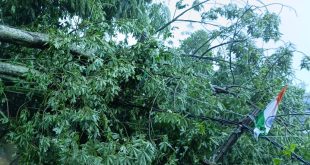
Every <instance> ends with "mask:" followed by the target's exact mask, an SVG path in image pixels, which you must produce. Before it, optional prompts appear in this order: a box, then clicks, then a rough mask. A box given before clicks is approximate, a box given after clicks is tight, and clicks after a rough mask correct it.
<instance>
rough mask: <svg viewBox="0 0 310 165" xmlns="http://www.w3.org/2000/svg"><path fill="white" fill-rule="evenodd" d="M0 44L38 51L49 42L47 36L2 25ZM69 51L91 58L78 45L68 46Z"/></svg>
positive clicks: (0, 26)
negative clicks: (9, 44) (37, 49)
mask: <svg viewBox="0 0 310 165" xmlns="http://www.w3.org/2000/svg"><path fill="white" fill-rule="evenodd" d="M0 42H6V43H11V44H15V45H22V46H26V47H30V48H39V49H45V48H48V47H49V46H50V43H49V42H50V40H49V36H48V35H47V34H44V33H37V32H29V31H25V30H20V29H16V28H12V27H9V26H4V25H0ZM69 49H70V52H71V53H72V54H74V55H81V56H84V57H87V58H89V57H92V56H93V53H91V52H90V51H85V50H82V49H81V48H80V47H79V45H78V44H72V45H70V46H69Z"/></svg>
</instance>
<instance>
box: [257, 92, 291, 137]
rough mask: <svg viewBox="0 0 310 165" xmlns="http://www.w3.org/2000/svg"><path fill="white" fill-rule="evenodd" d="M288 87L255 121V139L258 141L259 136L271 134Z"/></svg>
mask: <svg viewBox="0 0 310 165" xmlns="http://www.w3.org/2000/svg"><path fill="white" fill-rule="evenodd" d="M286 88H287V86H285V87H284V88H283V89H282V90H281V91H280V93H279V94H278V96H277V97H276V98H274V99H273V100H272V101H271V102H270V103H269V104H268V105H267V107H266V109H265V110H264V111H262V112H260V113H259V114H258V116H257V118H256V120H255V129H254V137H255V138H256V139H257V138H258V136H259V134H265V135H267V133H268V132H269V130H270V128H271V125H272V123H273V120H274V119H275V117H276V114H277V110H278V106H279V103H280V102H281V100H282V97H283V95H284V93H285V91H286Z"/></svg>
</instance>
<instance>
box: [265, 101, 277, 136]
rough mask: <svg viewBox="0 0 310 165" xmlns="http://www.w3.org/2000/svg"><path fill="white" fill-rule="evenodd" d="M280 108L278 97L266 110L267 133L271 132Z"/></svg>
mask: <svg viewBox="0 0 310 165" xmlns="http://www.w3.org/2000/svg"><path fill="white" fill-rule="evenodd" d="M277 110H278V104H277V99H274V100H272V101H271V102H270V103H269V104H268V105H267V107H266V109H265V110H264V118H265V128H266V134H267V133H268V132H269V130H270V128H271V125H272V123H273V120H274V119H275V116H276V113H277Z"/></svg>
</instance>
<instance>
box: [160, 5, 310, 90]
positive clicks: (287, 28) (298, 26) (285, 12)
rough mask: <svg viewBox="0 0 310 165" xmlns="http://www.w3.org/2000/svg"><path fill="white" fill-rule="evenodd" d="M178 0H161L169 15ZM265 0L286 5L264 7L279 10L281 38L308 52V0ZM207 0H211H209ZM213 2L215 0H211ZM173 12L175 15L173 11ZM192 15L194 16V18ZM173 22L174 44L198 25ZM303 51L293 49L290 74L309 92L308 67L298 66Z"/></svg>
mask: <svg viewBox="0 0 310 165" xmlns="http://www.w3.org/2000/svg"><path fill="white" fill-rule="evenodd" d="M177 1H178V0H167V1H165V3H166V4H167V5H168V6H169V8H170V10H171V13H172V17H173V15H174V10H175V3H176V2H177ZM230 1H232V0H230ZM248 1H249V2H251V1H252V2H253V3H256V4H257V2H258V0H248ZM261 1H262V2H264V3H265V4H268V3H278V4H283V5H286V6H287V7H283V8H282V10H281V5H272V6H271V7H269V8H268V9H269V10H271V11H274V12H276V13H280V15H279V16H280V18H281V25H280V32H281V33H282V34H283V36H282V40H283V41H286V42H291V43H293V44H294V45H295V48H296V49H297V50H298V51H300V52H303V53H305V54H307V55H309V56H310V46H309V43H310V32H309V31H310V17H309V16H310V0H261ZM184 2H185V3H189V4H191V3H192V2H193V0H184ZM210 2H211V1H210ZM212 2H215V1H212ZM216 2H217V3H225V2H229V0H216ZM233 2H241V0H235V1H233ZM175 15H178V13H176V14H175ZM181 18H182V19H194V20H199V18H200V16H199V15H198V14H197V13H196V12H191V13H189V14H186V15H184V16H183V17H181ZM195 18H196V19H195ZM173 26H177V27H179V29H177V30H176V32H175V33H174V35H175V36H174V37H175V39H174V40H173V41H174V44H178V41H177V40H182V39H185V38H186V37H188V35H184V31H189V30H190V29H193V28H194V29H196V28H198V29H199V27H197V26H200V25H198V24H192V25H190V26H189V24H188V23H182V22H177V23H174V24H173ZM282 44H283V43H282V42H278V43H268V44H264V47H278V46H281V45H282ZM303 56H304V55H303V54H302V53H299V52H295V53H294V57H293V64H292V67H293V70H294V72H295V77H294V78H293V83H294V84H295V85H298V86H300V87H303V88H305V89H306V91H307V92H308V93H309V92H310V71H307V70H305V69H303V70H301V69H300V61H301V60H302V57H303Z"/></svg>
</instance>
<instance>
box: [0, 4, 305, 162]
mask: <svg viewBox="0 0 310 165" xmlns="http://www.w3.org/2000/svg"><path fill="white" fill-rule="evenodd" d="M211 2H212V1H209V0H207V1H197V0H196V1H193V4H185V3H183V1H179V2H177V4H176V11H177V12H176V13H179V14H176V15H174V16H171V14H170V11H169V9H168V7H167V6H165V5H164V4H161V3H155V2H152V1H147V0H126V1H120V0H116V1H113V0H108V1H102V0H98V1H96V0H63V1H47V0H39V1H38V0H21V1H9V0H3V1H1V2H0V6H1V10H0V16H1V18H0V21H1V25H0V47H1V49H0V55H1V62H0V77H1V81H0V93H1V99H2V105H1V113H0V114H1V116H0V117H1V118H0V126H1V127H0V131H1V132H0V135H1V140H2V142H5V143H13V144H15V145H16V146H17V148H18V153H17V159H18V161H19V162H21V163H26V162H27V163H30V164H151V163H152V164H201V163H210V164H212V163H222V164H235V163H238V164H239V163H241V164H249V163H251V164H266V163H270V162H271V161H274V162H275V163H279V162H280V161H281V160H285V161H292V162H295V161H296V160H303V161H304V159H307V160H309V159H310V155H309V152H307V150H308V149H309V147H310V142H309V135H307V134H305V133H303V130H305V129H309V121H307V120H305V121H300V116H301V115H302V114H303V113H304V112H303V109H304V105H303V102H302V99H303V93H304V91H303V90H302V89H300V88H298V87H294V86H293V85H291V81H292V80H293V71H292V69H291V61H292V56H293V53H294V52H295V49H294V47H293V46H292V44H289V43H285V44H283V46H282V47H279V48H277V49H275V50H274V51H273V53H272V54H271V55H266V49H263V48H259V47H258V46H257V45H256V43H257V42H258V40H261V41H262V42H268V41H270V40H273V41H279V40H280V38H281V33H280V32H279V29H278V27H279V23H280V20H279V16H278V15H277V14H275V13H272V12H271V11H269V10H268V6H269V4H262V3H258V4H256V5H254V4H253V5H251V4H248V3H245V4H244V5H241V4H232V3H227V4H215V3H211ZM188 12H197V13H199V14H200V15H201V19H200V20H184V19H182V16H183V15H184V14H187V13H188ZM218 19H225V20H226V22H227V23H225V26H224V25H221V24H216V21H217V20H218ZM175 22H188V23H191V24H202V25H205V26H207V27H210V26H212V28H206V29H207V30H199V31H196V32H194V33H192V34H191V36H190V37H188V38H187V39H185V40H183V41H181V44H180V46H178V47H177V46H171V45H169V42H168V40H169V39H171V38H172V37H173V35H172V34H173V33H172V32H173V29H174V30H177V29H176V28H174V27H173V23H175ZM121 34H122V35H125V36H126V37H125V39H124V40H121V41H119V38H120V37H119V36H120V35H121ZM130 38H131V39H135V40H136V43H132V41H130ZM307 58H308V57H305V59H304V63H303V67H304V68H307V66H308V65H307V60H306V59H307ZM284 84H289V90H288V91H287V94H286V96H285V97H284V100H283V102H282V104H281V106H280V108H281V110H280V111H279V114H280V115H281V117H278V118H277V120H276V123H275V124H274V126H273V129H272V131H271V132H272V134H273V136H270V137H265V138H268V139H269V140H270V139H271V140H272V142H275V141H276V143H273V144H277V145H278V146H274V145H271V143H270V141H263V140H258V141H256V140H255V139H254V138H253V137H252V134H251V131H249V133H246V134H244V135H243V136H240V137H239V133H237V134H235V139H234V140H235V141H234V143H236V144H234V143H232V144H231V145H229V146H228V148H227V149H224V150H222V151H223V152H222V153H221V156H218V158H217V159H213V158H214V156H216V154H217V153H216V152H215V151H218V149H219V148H220V147H221V146H223V144H224V146H225V144H228V143H227V141H226V140H227V138H228V137H229V135H230V133H231V132H233V130H234V129H235V128H236V127H237V128H238V127H240V125H241V126H242V128H241V127H240V129H239V130H240V131H242V132H243V131H244V129H245V128H247V129H248V130H250V128H251V127H253V125H252V121H251V120H249V119H248V118H247V117H248V115H249V114H251V112H253V111H255V110H257V109H263V108H264V106H265V105H266V104H267V103H268V102H269V100H270V99H271V98H273V97H274V96H275V94H276V93H277V92H278V91H279V90H280V89H281V87H282V86H283V85H284ZM293 114H295V115H293ZM299 114H301V115H299ZM242 119H247V122H246V123H242V122H240V121H244V120H242ZM244 124H245V125H244ZM244 127H245V128H244ZM237 130H238V129H237ZM235 133H236V132H235ZM237 135H238V136H237ZM236 138H240V139H239V140H238V139H236ZM279 146H280V149H279V148H277V147H279ZM281 146H282V147H281ZM224 148H225V147H224ZM297 148H298V149H297ZM294 155H295V156H294ZM296 155H297V156H296ZM298 155H301V156H298ZM298 158H299V159H298ZM303 161H301V162H303ZM304 163H306V162H304Z"/></svg>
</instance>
